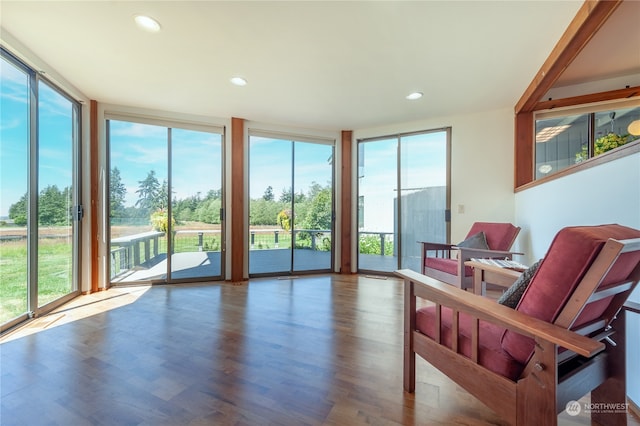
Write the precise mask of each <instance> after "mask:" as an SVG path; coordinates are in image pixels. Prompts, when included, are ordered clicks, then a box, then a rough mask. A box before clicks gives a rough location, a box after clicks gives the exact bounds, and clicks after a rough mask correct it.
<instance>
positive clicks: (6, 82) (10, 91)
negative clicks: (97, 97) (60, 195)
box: [0, 60, 73, 216]
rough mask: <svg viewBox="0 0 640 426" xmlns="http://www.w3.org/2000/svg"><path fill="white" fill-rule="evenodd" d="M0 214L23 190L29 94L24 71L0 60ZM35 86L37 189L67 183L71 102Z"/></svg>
mask: <svg viewBox="0 0 640 426" xmlns="http://www.w3.org/2000/svg"><path fill="white" fill-rule="evenodd" d="M0 67H1V68H0V74H1V76H2V78H1V85H0V116H1V118H2V119H1V120H0V158H1V160H0V167H1V170H0V194H1V196H0V216H6V215H8V212H9V207H10V206H11V205H12V204H14V203H15V202H16V201H18V200H19V199H20V197H22V196H23V195H24V194H25V192H26V191H27V181H28V176H27V170H28V153H29V146H28V137H29V130H28V129H29V123H28V110H29V98H28V88H27V75H26V74H24V73H22V72H21V71H19V70H18V69H16V68H15V67H13V66H8V64H7V63H6V62H5V61H4V60H2V61H0ZM38 90H39V100H40V102H39V105H38V110H39V129H38V131H39V134H40V138H39V146H38V152H39V164H38V170H39V174H38V175H39V182H38V186H39V188H40V189H42V188H45V187H46V186H48V185H56V186H58V188H59V189H60V190H62V189H64V188H65V187H67V186H70V185H71V177H72V173H73V171H72V161H71V160H72V155H71V154H70V153H71V136H72V128H71V122H72V104H71V102H69V100H68V99H66V98H64V97H63V96H61V95H59V94H58V93H57V92H55V91H54V90H52V89H51V88H50V87H49V86H47V85H46V84H44V83H41V84H40V85H39V87H38Z"/></svg>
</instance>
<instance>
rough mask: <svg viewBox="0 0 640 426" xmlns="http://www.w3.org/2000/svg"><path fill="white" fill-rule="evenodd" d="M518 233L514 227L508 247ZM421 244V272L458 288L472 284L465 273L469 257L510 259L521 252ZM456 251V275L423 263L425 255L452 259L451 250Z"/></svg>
mask: <svg viewBox="0 0 640 426" xmlns="http://www.w3.org/2000/svg"><path fill="white" fill-rule="evenodd" d="M519 233H520V227H515V233H514V235H513V239H512V240H511V242H510V243H509V248H511V246H512V245H513V243H514V242H515V240H516V238H517V237H518V234H519ZM418 243H419V244H421V250H420V265H422V266H421V269H422V273H423V274H424V275H427V276H429V277H432V278H435V279H437V280H439V281H442V282H445V283H447V284H451V285H454V286H456V287H458V288H463V289H467V288H470V287H471V286H472V281H473V278H472V276H466V274H465V265H464V262H466V261H467V260H470V259H471V258H503V259H504V258H507V259H512V258H513V255H514V254H522V253H515V252H512V251H509V250H483V249H474V248H466V247H458V246H456V245H455V244H446V243H431V242H427V241H418ZM455 251H457V252H458V257H457V269H456V275H452V274H449V273H447V272H444V271H440V270H438V269H434V268H429V267H427V266H426V265H425V259H426V258H427V257H440V258H445V259H452V257H451V256H452V252H455ZM429 252H431V253H433V255H434V256H429V255H428V254H429Z"/></svg>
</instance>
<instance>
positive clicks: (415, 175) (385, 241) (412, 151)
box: [358, 129, 450, 272]
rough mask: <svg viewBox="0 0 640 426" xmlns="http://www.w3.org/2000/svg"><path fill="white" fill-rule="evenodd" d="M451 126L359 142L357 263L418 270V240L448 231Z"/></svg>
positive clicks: (439, 237) (438, 238)
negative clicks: (449, 127)
mask: <svg viewBox="0 0 640 426" xmlns="http://www.w3.org/2000/svg"><path fill="white" fill-rule="evenodd" d="M449 144H450V129H442V130H433V131H426V132H420V133H412V134H402V135H395V136H391V137H384V138H377V139H367V140H362V141H359V142H358V268H359V269H360V270H365V271H367V270H369V271H380V272H392V271H394V270H396V269H401V268H408V269H413V270H415V271H420V249H419V248H420V246H419V244H418V243H417V241H433V242H446V241H447V237H448V233H449V219H448V210H449V189H448V188H449V184H448V182H449V177H448V176H449V166H448V163H449V155H448V151H449Z"/></svg>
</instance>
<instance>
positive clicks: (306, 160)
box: [292, 142, 333, 271]
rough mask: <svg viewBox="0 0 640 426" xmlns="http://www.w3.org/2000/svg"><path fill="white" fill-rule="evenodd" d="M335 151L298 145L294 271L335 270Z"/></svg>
mask: <svg viewBox="0 0 640 426" xmlns="http://www.w3.org/2000/svg"><path fill="white" fill-rule="evenodd" d="M332 164H333V147H332V146H330V145H322V144H314V143H306V142H295V143H294V164H293V183H294V184H293V188H294V193H295V194H296V195H295V196H294V197H293V199H292V201H293V211H294V212H295V218H296V220H295V221H294V230H295V231H294V235H293V236H294V245H295V248H296V250H294V252H293V270H294V271H311V270H323V269H330V268H331V247H332V226H333V167H332Z"/></svg>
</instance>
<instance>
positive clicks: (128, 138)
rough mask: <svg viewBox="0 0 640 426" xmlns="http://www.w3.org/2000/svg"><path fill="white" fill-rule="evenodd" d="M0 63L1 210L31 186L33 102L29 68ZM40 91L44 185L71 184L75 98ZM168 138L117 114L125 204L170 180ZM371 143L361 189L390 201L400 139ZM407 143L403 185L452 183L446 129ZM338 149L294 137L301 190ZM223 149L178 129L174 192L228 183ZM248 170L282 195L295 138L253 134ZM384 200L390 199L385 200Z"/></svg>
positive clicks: (161, 130)
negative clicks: (151, 184)
mask: <svg viewBox="0 0 640 426" xmlns="http://www.w3.org/2000/svg"><path fill="white" fill-rule="evenodd" d="M0 64H1V66H2V68H1V69H0V72H1V81H2V85H1V88H0V95H1V96H0V100H1V104H0V108H1V110H0V113H1V118H2V120H1V127H0V158H1V163H0V166H1V168H0V189H1V196H0V216H6V215H7V214H8V211H9V207H10V206H11V205H12V204H14V203H15V202H17V201H18V200H19V199H20V197H22V195H23V194H24V193H25V192H26V191H27V180H28V176H27V170H28V121H27V120H28V107H29V105H28V86H27V75H26V74H24V73H22V72H21V71H19V70H18V69H16V68H15V67H13V66H11V65H8V64H7V62H6V61H4V60H2V61H0ZM39 96H40V98H39V99H40V104H39V108H38V111H39V114H40V115H39V147H38V152H39V156H38V158H39V166H38V167H39V189H42V188H44V187H46V186H47V185H57V186H58V188H59V189H61V190H62V189H63V188H65V187H67V186H71V184H72V182H71V179H72V146H71V139H72V128H71V123H72V104H71V102H70V101H69V100H68V99H66V98H64V97H63V96H61V95H60V94H58V93H57V92H55V91H54V90H52V89H51V88H49V87H48V86H47V85H46V84H40V87H39ZM167 138H168V136H167V129H166V128H165V127H161V126H154V125H148V124H140V123H132V122H125V121H113V120H112V121H111V128H110V143H111V150H110V153H111V154H110V155H111V157H110V161H111V168H114V167H117V168H118V169H119V170H120V174H121V179H122V183H123V184H124V185H125V187H126V190H127V193H126V197H125V205H126V206H133V205H134V204H135V202H136V201H137V199H138V195H137V194H136V190H137V189H138V186H139V182H140V181H142V180H143V179H145V177H146V176H147V174H148V172H149V171H150V170H154V171H155V172H156V177H157V179H158V181H159V182H160V183H162V181H163V180H165V179H168V163H167V158H168V148H167ZM364 146H365V156H364V165H365V169H364V170H365V179H361V180H360V182H359V185H360V187H359V190H360V194H368V199H369V200H370V201H369V202H374V200H375V199H379V200H382V199H383V198H384V199H387V200H388V199H389V197H390V196H389V194H392V193H394V189H395V185H396V182H397V180H396V169H395V168H396V156H397V152H396V139H395V138H392V139H389V140H388V141H385V142H382V141H377V142H371V143H366V144H364ZM402 146H403V152H402V170H403V175H402V185H403V187H404V188H418V187H427V186H442V185H445V184H446V176H445V168H444V167H445V165H444V159H445V158H446V151H445V147H446V145H445V143H444V132H435V133H426V134H420V135H413V136H404V137H403V143H402ZM332 153H333V150H332V147H331V146H330V145H323V144H316V143H305V142H296V143H295V154H294V155H295V161H294V166H293V173H294V176H293V180H294V185H295V191H296V193H299V192H300V191H303V192H305V193H307V191H308V190H309V188H310V186H311V185H312V184H313V182H316V183H318V184H320V185H322V186H326V185H328V184H329V183H330V182H331V179H332V161H331V160H332ZM221 156H222V136H221V135H220V134H216V133H208V132H202V131H193V130H184V129H173V130H172V160H171V161H172V168H173V171H174V173H173V177H172V185H173V196H174V197H176V198H178V199H183V198H186V197H189V196H193V195H196V194H198V193H200V195H201V196H202V197H204V196H205V195H206V194H207V192H208V191H209V190H212V189H213V190H219V189H221V187H222V170H221V165H222V158H221ZM249 170H250V173H249V192H250V197H251V198H260V197H262V195H263V194H264V192H265V190H266V188H267V187H268V186H271V187H272V188H273V194H274V196H275V198H276V199H278V198H279V197H280V195H281V194H282V192H283V190H286V189H288V188H289V187H291V185H292V142H291V141H287V140H278V139H270V138H265V137H258V136H251V138H250V143H249ZM376 194H377V195H376ZM383 194H387V195H384V197H383ZM374 195H376V196H374ZM378 202H380V203H383V201H378ZM385 204H387V201H384V204H380V206H379V207H380V208H383V206H384V205H385Z"/></svg>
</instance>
